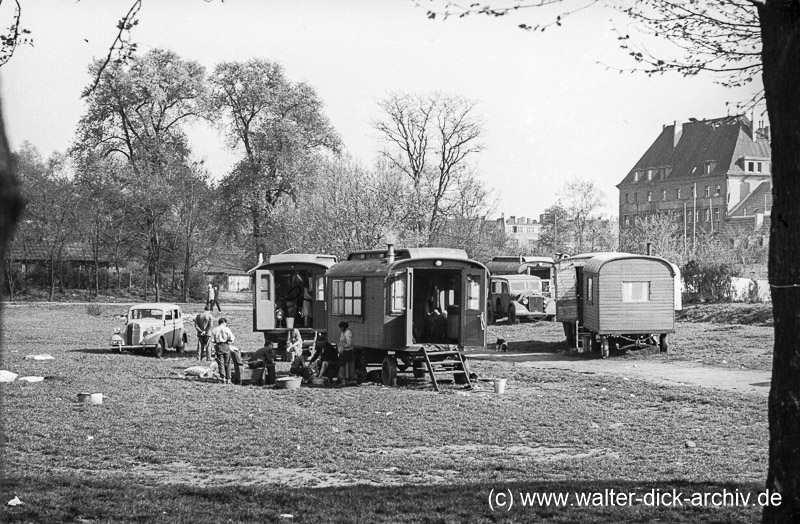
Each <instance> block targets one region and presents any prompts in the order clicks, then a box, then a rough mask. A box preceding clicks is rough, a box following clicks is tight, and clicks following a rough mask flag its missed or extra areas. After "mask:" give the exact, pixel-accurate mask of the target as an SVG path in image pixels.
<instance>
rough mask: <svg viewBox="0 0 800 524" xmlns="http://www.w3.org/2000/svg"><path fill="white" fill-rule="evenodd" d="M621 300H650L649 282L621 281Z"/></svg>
mask: <svg viewBox="0 0 800 524" xmlns="http://www.w3.org/2000/svg"><path fill="white" fill-rule="evenodd" d="M622 301H623V302H649V301H650V282H649V281H644V282H623V283H622Z"/></svg>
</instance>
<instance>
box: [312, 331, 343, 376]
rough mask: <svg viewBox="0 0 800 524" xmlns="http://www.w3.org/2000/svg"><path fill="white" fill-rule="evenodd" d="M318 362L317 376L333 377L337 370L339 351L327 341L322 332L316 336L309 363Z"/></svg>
mask: <svg viewBox="0 0 800 524" xmlns="http://www.w3.org/2000/svg"><path fill="white" fill-rule="evenodd" d="M317 361H319V362H318V371H317V375H316V376H317V377H319V378H322V377H326V376H327V378H333V377H335V376H336V373H337V372H338V368H337V366H336V363H337V362H338V361H339V351H338V350H337V349H336V347H335V346H334V345H333V344H331V343H330V342H328V340H327V338H325V336H324V335H323V334H320V335H319V337H318V338H317V343H316V348H315V351H314V355H313V356H312V357H311V363H312V364H313V363H314V362H317Z"/></svg>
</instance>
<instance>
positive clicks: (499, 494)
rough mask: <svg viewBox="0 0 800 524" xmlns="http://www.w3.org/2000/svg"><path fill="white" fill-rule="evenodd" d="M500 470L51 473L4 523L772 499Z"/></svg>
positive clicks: (744, 506)
mask: <svg viewBox="0 0 800 524" xmlns="http://www.w3.org/2000/svg"><path fill="white" fill-rule="evenodd" d="M494 473H495V474H496V475H498V477H499V478H498V479H497V481H494V482H491V481H490V482H478V483H471V482H463V483H457V484H435V485H416V486H410V485H406V486H368V485H360V486H346V487H323V488H309V487H306V488H296V487H287V486H275V485H262V486H253V485H247V486H245V485H239V486H224V487H197V486H190V485H182V484H169V485H165V484H157V483H154V482H153V481H152V480H151V479H138V480H137V479H136V478H131V477H130V476H127V475H124V474H122V473H121V472H118V473H117V474H115V475H101V476H94V477H91V478H90V477H87V476H70V475H53V474H52V472H48V473H47V474H41V475H35V474H30V475H26V476H24V477H17V478H11V479H8V478H7V479H6V481H7V482H5V483H4V486H3V488H2V494H3V496H4V497H5V498H4V499H3V500H11V498H13V497H14V496H18V497H19V498H20V500H22V502H23V503H24V504H23V505H21V506H16V507H8V506H6V507H4V508H3V509H2V510H0V515H1V516H2V520H3V521H4V522H72V521H75V520H78V519H80V520H82V521H87V520H92V521H103V522H106V521H113V522H132V521H138V522H196V523H204V522H220V521H223V522H224V521H233V522H288V521H289V520H288V519H291V522H326V523H327V522H370V523H372V522H453V523H455V522H540V521H542V519H547V522H551V523H565V522H584V523H587V522H588V523H599V522H620V523H628V522H630V523H633V522H652V521H658V522H671V523H689V522H692V523H697V522H699V523H704V522H708V523H711V522H715V523H716V522H757V521H759V519H760V515H761V511H762V507H761V506H762V503H764V502H765V498H764V495H763V493H762V491H761V490H762V485H761V484H757V483H722V482H689V481H684V480H665V481H661V482H630V481H617V480H574V481H571V482H504V481H503V480H502V473H503V472H502V471H495V472H494ZM515 473H516V472H515ZM397 480H398V481H400V480H402V479H401V478H398V479H397ZM578 494H580V495H578ZM579 497H580V498H579ZM767 500H768V499H767ZM284 515H291V517H288V516H286V517H285V516H284Z"/></svg>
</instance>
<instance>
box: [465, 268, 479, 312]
mask: <svg viewBox="0 0 800 524" xmlns="http://www.w3.org/2000/svg"><path fill="white" fill-rule="evenodd" d="M480 304H481V280H480V277H479V276H477V275H467V309H473V310H477V309H480V308H481V305H480Z"/></svg>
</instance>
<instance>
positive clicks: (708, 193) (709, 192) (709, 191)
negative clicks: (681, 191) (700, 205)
mask: <svg viewBox="0 0 800 524" xmlns="http://www.w3.org/2000/svg"><path fill="white" fill-rule="evenodd" d="M706 196H707V197H710V196H711V186H706Z"/></svg>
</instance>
